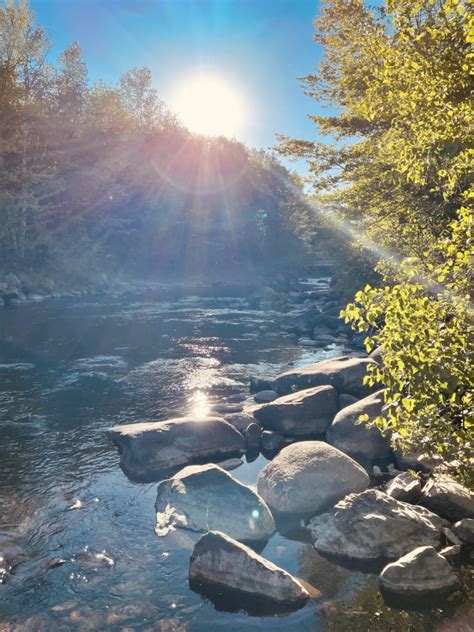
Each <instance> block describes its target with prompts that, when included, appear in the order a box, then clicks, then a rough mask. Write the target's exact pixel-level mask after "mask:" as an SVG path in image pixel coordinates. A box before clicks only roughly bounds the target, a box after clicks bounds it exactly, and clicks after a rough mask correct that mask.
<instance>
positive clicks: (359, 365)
mask: <svg viewBox="0 0 474 632" xmlns="http://www.w3.org/2000/svg"><path fill="white" fill-rule="evenodd" d="M369 364H376V363H375V362H374V361H373V360H370V359H368V358H350V357H348V356H341V357H340V358H332V359H330V360H321V361H320V362H313V364H308V365H307V366H304V367H301V368H299V369H292V370H291V371H287V372H286V373H282V374H281V375H279V376H278V377H276V378H275V380H274V381H273V386H272V388H273V389H274V390H275V391H276V392H277V393H280V394H287V393H292V392H294V391H300V390H302V389H304V388H312V387H314V386H326V385H330V386H334V388H335V389H336V390H337V391H338V392H339V393H348V394H349V395H354V396H355V397H364V396H365V395H368V394H369V393H370V390H371V389H370V388H369V387H367V386H366V385H364V384H363V379H364V377H365V376H366V374H367V366H368V365H369Z"/></svg>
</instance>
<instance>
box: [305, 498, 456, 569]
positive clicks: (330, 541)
mask: <svg viewBox="0 0 474 632" xmlns="http://www.w3.org/2000/svg"><path fill="white" fill-rule="evenodd" d="M447 524H448V523H447V522H446V521H445V520H443V519H442V518H440V517H439V516H437V515H435V514H433V513H431V511H428V510H427V509H425V508H424V507H418V506H414V505H409V504H408V503H404V502H400V501H398V500H395V498H392V497H391V496H388V495H387V494H384V493H383V492H381V491H379V490H376V489H368V490H366V491H364V492H362V493H361V494H350V495H349V496H346V498H344V500H341V502H339V503H338V504H337V505H336V506H335V507H334V509H333V510H332V511H331V512H329V513H326V514H323V515H321V516H316V518H313V519H312V520H311V521H310V523H309V524H308V529H309V531H310V533H311V535H312V537H313V538H314V541H315V542H314V546H315V547H316V549H317V550H318V551H322V552H323V553H329V554H332V555H337V556H341V557H348V558H352V559H359V560H367V559H377V558H388V559H395V558H398V557H401V556H402V555H405V553H408V552H409V551H412V550H413V549H415V548H416V547H418V546H435V547H436V546H439V544H440V541H441V535H442V530H443V527H446V526H447Z"/></svg>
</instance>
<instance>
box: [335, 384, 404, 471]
mask: <svg viewBox="0 0 474 632" xmlns="http://www.w3.org/2000/svg"><path fill="white" fill-rule="evenodd" d="M383 405H384V400H383V390H380V391H377V392H376V393H372V395H369V396H368V397H364V399H361V400H359V401H358V402H356V403H355V404H351V405H350V406H346V407H345V408H343V409H342V410H341V411H339V412H338V413H337V415H336V416H335V418H334V421H333V422H332V424H331V426H330V427H329V429H328V431H327V433H326V439H327V441H328V442H329V443H330V444H331V445H333V446H335V447H336V448H338V449H339V450H342V452H345V453H346V454H349V455H350V456H352V457H354V458H360V459H364V460H367V461H375V460H377V459H386V458H388V457H389V456H391V454H392V449H391V447H390V436H389V435H388V434H387V435H385V436H384V435H382V433H381V432H380V430H379V429H378V428H377V427H376V426H367V424H366V423H365V422H359V417H360V416H361V415H368V416H369V419H368V421H369V422H370V421H373V420H374V419H375V418H376V417H378V416H379V415H381V414H382V408H383Z"/></svg>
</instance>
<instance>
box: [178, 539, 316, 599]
mask: <svg viewBox="0 0 474 632" xmlns="http://www.w3.org/2000/svg"><path fill="white" fill-rule="evenodd" d="M189 580H190V582H191V583H194V584H195V583H196V582H201V583H204V584H208V585H209V584H211V585H215V586H218V587H224V588H227V589H231V590H235V591H237V592H238V593H240V594H241V595H242V596H243V597H245V596H250V597H256V598H259V599H260V600H269V601H272V602H274V603H275V605H276V606H278V605H281V606H290V607H293V608H299V607H302V606H304V604H305V603H306V602H307V600H308V599H309V593H308V591H307V590H306V589H305V588H304V587H303V586H302V584H301V583H300V582H299V581H298V580H297V579H295V578H294V577H292V576H291V575H290V574H289V573H288V572H287V571H285V570H283V569H282V568H279V567H278V566H276V565H275V564H273V563H272V562H270V561H269V560H266V559H265V558H263V557H262V556H261V555H258V554H257V553H255V551H253V550H252V549H250V548H249V547H247V546H245V545H243V544H241V543H239V542H237V541H236V540H234V539H232V538H230V537H229V536H227V535H225V534H224V533H220V532H219V531H211V532H210V533H207V534H206V535H204V536H203V537H202V538H201V539H200V540H199V541H198V542H197V543H196V546H195V547H194V551H193V554H192V555H191V560H190V564H189Z"/></svg>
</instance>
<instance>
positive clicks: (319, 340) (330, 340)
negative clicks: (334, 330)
mask: <svg viewBox="0 0 474 632" xmlns="http://www.w3.org/2000/svg"><path fill="white" fill-rule="evenodd" d="M314 342H315V343H316V344H317V345H319V346H321V347H325V346H326V345H332V344H334V342H336V338H334V336H326V335H324V334H321V335H317V336H315V337H314Z"/></svg>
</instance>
